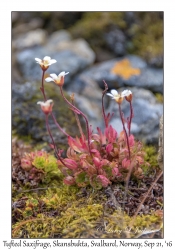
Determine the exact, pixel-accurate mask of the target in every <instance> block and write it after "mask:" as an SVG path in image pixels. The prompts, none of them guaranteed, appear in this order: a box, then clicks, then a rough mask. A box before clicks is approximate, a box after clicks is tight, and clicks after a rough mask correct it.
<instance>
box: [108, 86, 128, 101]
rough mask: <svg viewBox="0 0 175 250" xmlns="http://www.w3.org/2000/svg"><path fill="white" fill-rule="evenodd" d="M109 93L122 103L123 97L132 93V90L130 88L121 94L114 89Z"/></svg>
mask: <svg viewBox="0 0 175 250" xmlns="http://www.w3.org/2000/svg"><path fill="white" fill-rule="evenodd" d="M107 95H108V96H110V97H111V98H112V99H114V100H115V101H116V102H117V103H119V104H121V103H122V101H123V98H124V97H125V96H128V95H132V92H131V91H130V90H124V91H123V92H122V93H121V94H119V93H118V91H117V90H115V89H112V90H111V94H110V93H107Z"/></svg>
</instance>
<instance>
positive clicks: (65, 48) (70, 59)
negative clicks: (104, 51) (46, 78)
mask: <svg viewBox="0 0 175 250" xmlns="http://www.w3.org/2000/svg"><path fill="white" fill-rule="evenodd" d="M53 39H54V38H53ZM51 41H53V40H51ZM51 43H52V42H50V43H48V44H47V45H46V46H37V47H34V48H32V49H25V50H23V51H21V52H18V53H17V55H16V58H17V63H18V66H19V69H20V71H21V73H22V75H23V77H24V79H25V80H27V81H40V80H41V74H42V72H41V69H40V67H39V65H38V64H37V63H36V62H35V57H37V58H41V59H42V58H43V57H44V56H50V57H51V58H53V59H56V60H57V63H55V64H52V65H51V67H49V69H48V70H47V74H51V73H56V74H59V73H60V72H61V71H66V72H69V74H68V75H67V76H66V77H65V84H67V83H69V82H70V79H72V76H73V75H75V74H76V73H77V72H80V71H82V70H83V69H85V68H86V67H87V66H89V65H91V64H92V63H93V62H94V60H95V54H94V52H93V51H92V50H91V49H90V47H89V46H88V44H87V43H86V42H85V41H84V40H82V39H81V40H80V39H79V40H76V41H64V42H60V43H58V44H57V46H58V47H57V49H56V48H54V49H53V48H52V46H51ZM55 46H56V45H55Z"/></svg>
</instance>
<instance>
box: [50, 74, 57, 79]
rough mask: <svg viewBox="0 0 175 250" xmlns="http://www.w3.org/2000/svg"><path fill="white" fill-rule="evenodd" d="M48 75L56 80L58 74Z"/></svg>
mask: <svg viewBox="0 0 175 250" xmlns="http://www.w3.org/2000/svg"><path fill="white" fill-rule="evenodd" d="M50 76H51V77H52V78H53V79H54V80H56V79H57V78H58V76H57V75H56V74H50Z"/></svg>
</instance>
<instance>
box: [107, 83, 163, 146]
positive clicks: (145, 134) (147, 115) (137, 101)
mask: <svg viewBox="0 0 175 250" xmlns="http://www.w3.org/2000/svg"><path fill="white" fill-rule="evenodd" d="M129 89H130V90H131V91H132V93H133V101H132V105H133V110H134V117H133V120H132V125H131V133H133V134H134V135H135V136H136V137H137V138H138V139H140V140H142V141H144V142H145V143H153V144H157V143H158V134H159V119H160V117H161V115H162V113H163V104H160V103H158V102H157V101H156V98H155V96H154V95H153V94H152V93H151V92H150V91H148V90H145V89H141V88H140V89H138V88H129ZM120 91H123V88H122V89H119V92H120ZM106 98H110V97H106ZM110 99H111V98H110ZM121 108H122V112H123V113H124V117H125V119H126V118H127V117H129V115H130V108H129V103H128V102H127V101H125V100H124V101H123V103H122V105H121ZM107 112H114V114H115V115H114V117H113V118H112V120H111V125H112V126H113V127H114V128H115V129H116V130H117V132H118V133H120V132H121V131H122V130H123V127H122V122H121V120H120V115H119V110H118V104H117V103H116V102H115V101H114V100H112V99H111V100H110V104H109V108H108V109H107Z"/></svg>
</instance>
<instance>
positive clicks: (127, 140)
mask: <svg viewBox="0 0 175 250" xmlns="http://www.w3.org/2000/svg"><path fill="white" fill-rule="evenodd" d="M118 105H119V112H120V118H121V121H122V125H123V130H124V131H125V136H126V142H127V146H128V153H129V159H131V154H130V147H129V139H128V135H127V132H126V128H125V124H124V120H123V115H122V111H121V106H120V104H118Z"/></svg>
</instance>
